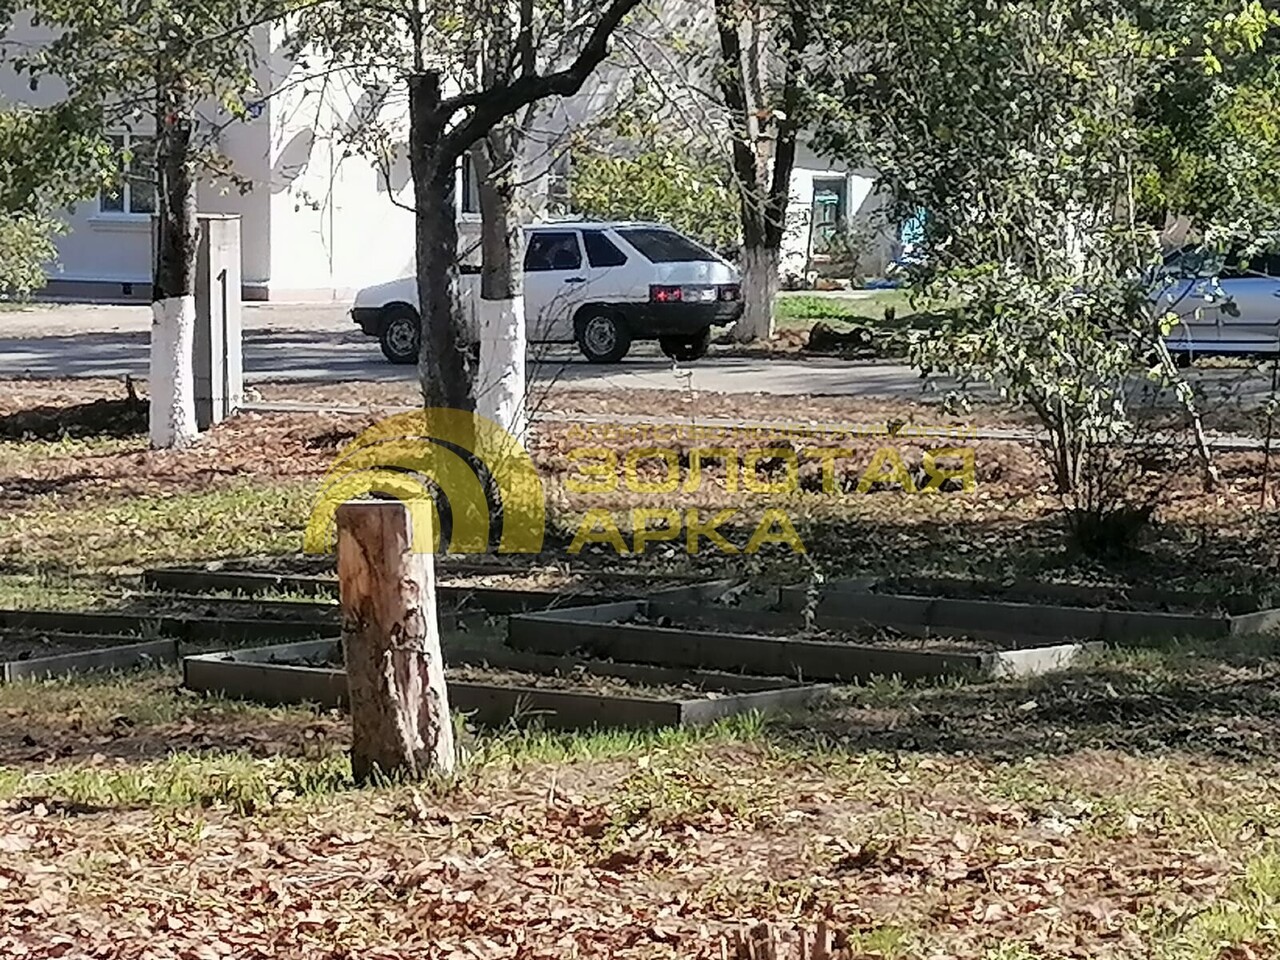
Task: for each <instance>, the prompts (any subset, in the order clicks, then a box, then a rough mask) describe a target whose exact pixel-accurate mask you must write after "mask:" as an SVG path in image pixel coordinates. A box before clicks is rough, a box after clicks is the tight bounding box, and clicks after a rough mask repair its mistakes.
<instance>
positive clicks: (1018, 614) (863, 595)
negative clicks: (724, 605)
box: [779, 579, 1280, 643]
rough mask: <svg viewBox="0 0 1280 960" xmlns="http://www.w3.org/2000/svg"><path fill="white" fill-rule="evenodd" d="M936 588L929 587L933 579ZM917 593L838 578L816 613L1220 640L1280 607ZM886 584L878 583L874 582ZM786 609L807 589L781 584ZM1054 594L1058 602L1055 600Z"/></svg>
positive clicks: (1058, 591)
mask: <svg viewBox="0 0 1280 960" xmlns="http://www.w3.org/2000/svg"><path fill="white" fill-rule="evenodd" d="M931 584H932V585H933V586H934V587H936V589H937V590H938V591H939V592H938V593H932V592H930V593H926V592H925V589H926V588H928V587H929V586H930V585H931ZM915 585H916V587H917V589H916V590H915V591H914V592H901V593H899V592H895V589H894V584H893V581H888V580H886V581H878V580H874V579H863V580H837V581H833V582H832V583H829V584H827V585H825V586H824V587H823V588H822V590H821V593H820V596H819V601H818V605H817V615H818V616H819V617H821V618H823V619H824V620H826V621H828V622H831V623H841V624H847V625H878V626H888V627H897V628H900V629H929V630H940V631H952V632H968V631H972V630H986V631H997V632H1001V633H1006V634H1024V635H1028V636H1035V637H1041V638H1046V639H1055V638H1056V639H1076V640H1105V641H1108V642H1113V643H1123V642H1134V641H1140V640H1144V639H1157V638H1174V637H1182V638H1199V639H1215V638H1221V637H1228V636H1240V635H1246V634H1258V633H1269V632H1273V631H1276V630H1280V609H1254V610H1249V611H1241V612H1235V613H1229V612H1225V611H1223V612H1211V611H1209V610H1204V609H1200V610H1197V609H1196V606H1197V605H1200V604H1204V603H1206V602H1209V601H1210V600H1211V598H1210V597H1208V596H1207V595H1205V594H1185V593H1183V594H1180V593H1176V592H1173V591H1166V590H1159V589H1152V588H1137V589H1135V590H1134V591H1132V592H1131V594H1130V595H1131V596H1132V597H1133V599H1134V600H1138V601H1142V602H1145V603H1149V604H1152V605H1157V604H1166V605H1168V606H1175V607H1176V606H1179V605H1183V606H1185V608H1186V609H1184V610H1170V611H1166V610H1123V609H1116V608H1114V607H1107V606H1106V605H1105V600H1104V601H1103V602H1102V603H1100V602H1099V601H1100V598H1099V597H1098V595H1097V593H1096V592H1091V591H1090V590H1089V589H1088V588H1087V587H1076V586H1072V585H1069V584H1036V583H1031V582H1022V583H1018V584H1014V585H1013V586H1012V587H1010V588H1008V589H1009V590H1010V592H1013V593H1014V595H1016V591H1018V590H1026V591H1031V590H1034V591H1036V592H1038V593H1040V594H1043V595H1045V596H1046V597H1049V598H1050V602H1033V601H1030V600H1016V599H1009V600H1001V599H994V598H993V599H974V598H960V597H951V596H946V595H944V593H943V591H945V590H947V589H953V590H954V589H956V588H957V587H960V588H965V587H973V588H980V589H991V590H993V591H994V590H998V589H1000V585H997V584H991V583H983V582H981V581H960V580H943V579H935V580H927V579H921V580H917V581H915ZM878 586H879V587H883V588H884V589H877V587H878ZM779 594H780V595H779V606H780V607H781V608H782V609H784V610H801V609H803V608H804V606H805V603H806V600H807V597H808V588H806V587H804V586H796V587H784V588H782V589H781V590H780V591H779ZM1054 600H1056V601H1057V602H1053V601H1054Z"/></svg>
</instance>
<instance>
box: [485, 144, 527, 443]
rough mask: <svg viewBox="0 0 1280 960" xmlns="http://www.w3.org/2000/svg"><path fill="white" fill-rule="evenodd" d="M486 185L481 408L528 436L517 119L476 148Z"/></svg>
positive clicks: (506, 427) (514, 431) (515, 432)
mask: <svg viewBox="0 0 1280 960" xmlns="http://www.w3.org/2000/svg"><path fill="white" fill-rule="evenodd" d="M475 163H476V174H477V179H478V180H479V184H480V215H481V249H482V253H483V260H482V264H481V268H480V311H479V320H480V323H479V340H480V366H479V369H478V372H477V376H476V412H477V413H479V414H480V415H482V416H485V417H488V418H489V419H490V420H492V421H493V422H494V423H496V424H498V425H499V426H500V427H502V428H503V429H504V430H506V431H507V432H508V433H510V434H511V435H512V436H514V437H516V438H517V439H520V440H523V439H524V435H525V430H526V426H527V418H528V411H527V409H526V406H525V394H526V389H525V387H526V385H525V354H526V344H527V340H526V335H525V315H524V234H523V230H522V228H521V225H520V215H519V210H518V208H517V205H516V190H517V185H518V184H519V183H520V180H521V177H520V173H521V169H520V133H519V130H518V128H517V126H516V124H515V122H514V121H510V120H508V121H506V122H504V123H503V124H501V125H499V126H498V127H496V128H494V129H493V130H492V131H490V132H489V135H488V137H487V138H486V139H485V140H483V141H481V143H480V144H478V145H477V149H476V150H475Z"/></svg>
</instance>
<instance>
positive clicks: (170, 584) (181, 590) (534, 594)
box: [142, 564, 705, 616]
mask: <svg viewBox="0 0 1280 960" xmlns="http://www.w3.org/2000/svg"><path fill="white" fill-rule="evenodd" d="M522 572H523V571H521V570H519V569H516V568H512V567H497V566H491V565H485V564H461V565H455V566H440V567H439V568H437V577H438V578H439V577H447V576H449V575H450V574H477V575H481V576H494V577H500V576H503V575H504V574H513V575H518V574H520V573H522ZM583 576H585V577H590V578H594V579H597V580H599V581H600V582H601V583H605V584H608V583H617V584H619V585H620V587H626V588H630V587H632V586H634V589H625V590H624V591H623V592H625V593H634V594H636V595H639V594H641V593H645V592H647V591H646V590H645V588H646V586H647V585H648V584H649V583H651V582H652V581H653V580H655V579H658V580H666V581H669V582H671V581H674V582H679V581H685V580H687V581H689V582H690V585H691V587H694V586H697V585H700V584H702V583H703V582H705V581H704V578H691V577H684V576H670V577H655V576H653V575H651V574H647V573H625V572H624V573H619V572H610V573H583ZM142 582H143V585H144V586H146V587H147V588H148V589H151V590H164V591H172V592H174V593H177V594H181V595H190V594H199V593H206V592H212V591H228V592H232V593H243V594H245V595H246V597H253V596H256V595H260V594H263V593H268V592H271V591H288V592H291V593H299V594H304V595H308V596H317V597H337V596H338V578H337V577H336V576H299V575H293V574H276V573H254V572H248V571H238V570H203V569H200V568H198V567H166V568H162V569H155V570H146V571H144V572H143V574H142ZM667 589H668V590H670V591H673V592H676V593H679V592H680V591H683V590H687V589H690V587H683V586H676V587H670V588H667ZM663 592H664V593H665V592H667V591H666V590H664V591H663ZM436 595H437V598H438V600H439V602H440V604H441V606H444V607H462V606H464V605H467V604H470V605H474V606H476V607H479V608H480V609H482V610H485V611H487V612H488V613H494V614H499V615H504V614H511V613H523V612H525V611H528V610H546V609H548V608H550V607H553V606H558V605H566V606H567V605H576V604H580V603H596V602H599V598H598V597H595V596H593V595H591V594H588V593H576V592H573V591H569V592H566V591H564V590H555V589H532V590H518V589H508V588H505V587H453V586H448V585H442V586H438V587H437V589H436ZM244 602H251V601H248V600H246V601H244ZM334 609H335V610H336V609H337V608H336V607H335V608H334ZM335 616H336V614H335Z"/></svg>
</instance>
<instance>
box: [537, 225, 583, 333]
mask: <svg viewBox="0 0 1280 960" xmlns="http://www.w3.org/2000/svg"><path fill="white" fill-rule="evenodd" d="M587 281H588V271H587V265H586V261H585V259H584V257H583V252H582V240H581V238H580V237H579V235H578V231H577V230H556V229H538V230H531V231H529V236H528V243H527V244H526V246H525V255H524V311H525V323H526V325H527V326H528V331H529V332H528V337H529V340H531V341H532V342H534V343H545V342H548V341H550V342H564V343H567V342H571V341H572V340H573V315H574V313H576V312H577V309H578V307H579V306H581V305H582V304H583V302H584V301H585V300H586V299H587V297H588V295H589V294H588V293H587V286H588V284H587Z"/></svg>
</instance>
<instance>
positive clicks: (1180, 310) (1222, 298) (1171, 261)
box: [1156, 247, 1280, 360]
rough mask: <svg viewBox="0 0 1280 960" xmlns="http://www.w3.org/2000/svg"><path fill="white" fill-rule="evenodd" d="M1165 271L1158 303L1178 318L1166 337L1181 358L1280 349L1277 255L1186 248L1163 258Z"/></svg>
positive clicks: (1271, 353) (1270, 353) (1271, 352)
mask: <svg viewBox="0 0 1280 960" xmlns="http://www.w3.org/2000/svg"><path fill="white" fill-rule="evenodd" d="M1164 273H1165V276H1164V280H1163V281H1162V289H1161V292H1160V295H1159V297H1158V298H1157V301H1156V302H1157V304H1158V305H1159V306H1161V307H1162V308H1164V309H1167V310H1170V311H1172V312H1174V313H1176V314H1177V315H1178V316H1179V318H1180V322H1179V323H1178V325H1177V326H1176V327H1174V328H1173V330H1172V331H1171V332H1170V333H1169V336H1168V338H1167V342H1168V344H1169V349H1170V351H1172V352H1173V353H1174V354H1175V355H1176V356H1178V357H1179V358H1180V359H1183V360H1190V359H1192V358H1194V357H1197V356H1275V355H1276V353H1277V351H1280V254H1274V253H1258V254H1249V255H1242V254H1239V253H1229V254H1222V253H1217V252H1215V251H1210V250H1205V249H1204V248H1198V247H1189V248H1185V249H1182V250H1178V251H1176V252H1174V253H1172V254H1170V255H1169V256H1168V257H1167V258H1166V259H1165V271H1164Z"/></svg>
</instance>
